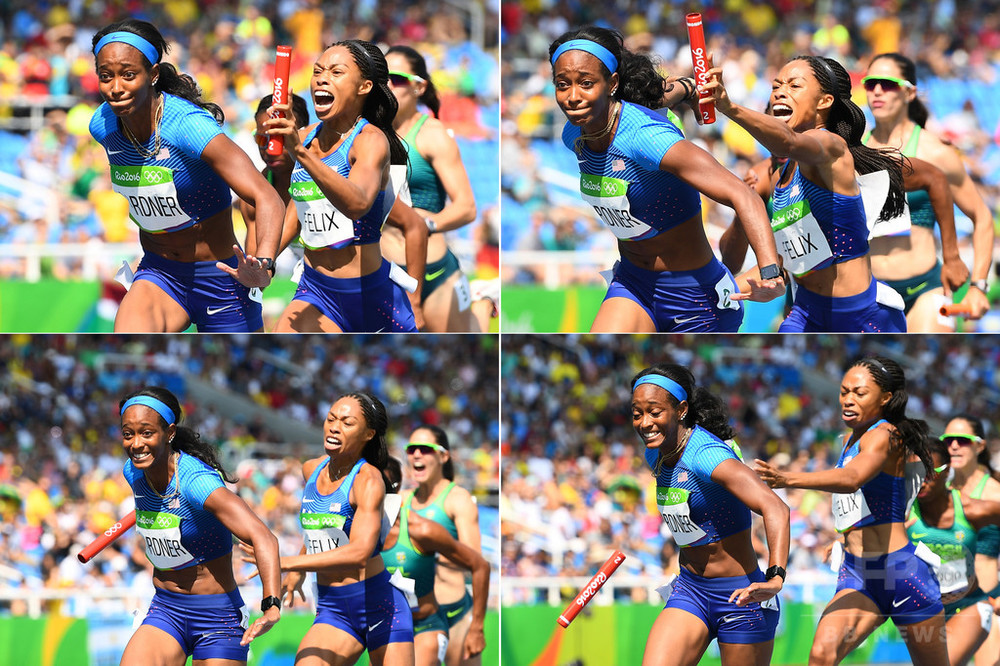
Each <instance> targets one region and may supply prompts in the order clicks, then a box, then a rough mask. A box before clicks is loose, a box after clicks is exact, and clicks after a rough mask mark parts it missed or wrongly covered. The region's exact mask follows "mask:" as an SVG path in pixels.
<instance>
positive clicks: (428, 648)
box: [413, 631, 444, 666]
mask: <svg viewBox="0 0 1000 666" xmlns="http://www.w3.org/2000/svg"><path fill="white" fill-rule="evenodd" d="M438 636H444V632H441V631H423V632H421V633H419V634H417V635H416V636H414V637H413V653H414V657H415V663H416V666H440V664H441V662H440V661H439V660H438V652H439V650H440V647H441V644H440V643H439V642H438Z"/></svg>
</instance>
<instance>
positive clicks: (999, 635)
mask: <svg viewBox="0 0 1000 666" xmlns="http://www.w3.org/2000/svg"><path fill="white" fill-rule="evenodd" d="M975 666H1000V618H997V617H994V618H993V627H992V628H991V629H990V633H989V636H988V637H987V638H986V641H985V642H984V643H983V644H982V645H981V646H979V649H978V650H976V657H975Z"/></svg>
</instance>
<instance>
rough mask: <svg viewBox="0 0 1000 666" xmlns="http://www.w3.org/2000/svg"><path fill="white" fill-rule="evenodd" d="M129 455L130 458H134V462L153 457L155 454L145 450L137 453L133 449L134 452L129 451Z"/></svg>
mask: <svg viewBox="0 0 1000 666" xmlns="http://www.w3.org/2000/svg"><path fill="white" fill-rule="evenodd" d="M128 456H129V458H131V459H132V462H141V461H143V460H145V459H146V458H152V457H153V454H151V453H150V452H149V451H144V452H142V453H136V452H134V451H133V452H132V453H129V454H128Z"/></svg>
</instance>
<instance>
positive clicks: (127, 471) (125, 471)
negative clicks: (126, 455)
mask: <svg viewBox="0 0 1000 666" xmlns="http://www.w3.org/2000/svg"><path fill="white" fill-rule="evenodd" d="M122 476H124V477H125V480H126V481H128V485H130V486H132V489H133V490H135V465H133V464H132V461H131V460H126V461H125V467H123V468H122Z"/></svg>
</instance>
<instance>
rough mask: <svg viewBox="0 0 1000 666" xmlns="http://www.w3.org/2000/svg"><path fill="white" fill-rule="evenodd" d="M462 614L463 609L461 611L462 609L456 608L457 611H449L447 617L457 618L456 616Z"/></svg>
mask: <svg viewBox="0 0 1000 666" xmlns="http://www.w3.org/2000/svg"><path fill="white" fill-rule="evenodd" d="M461 612H462V609H461V608H456V609H455V610H453V611H448V612H447V613H446V615H447V616H448V617H455V616H456V615H458V614H459V613H461Z"/></svg>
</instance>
